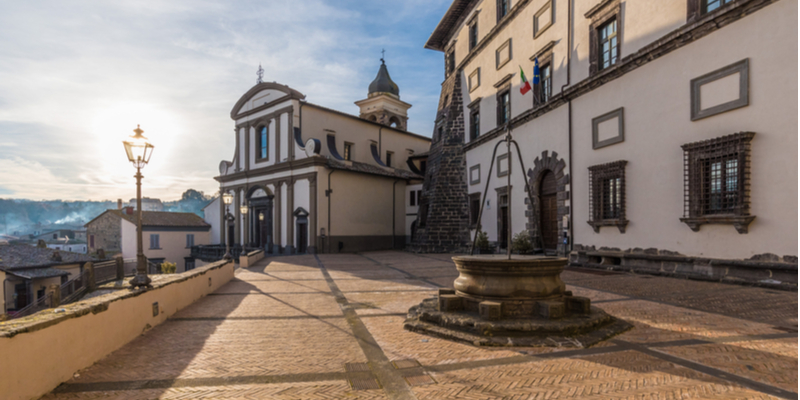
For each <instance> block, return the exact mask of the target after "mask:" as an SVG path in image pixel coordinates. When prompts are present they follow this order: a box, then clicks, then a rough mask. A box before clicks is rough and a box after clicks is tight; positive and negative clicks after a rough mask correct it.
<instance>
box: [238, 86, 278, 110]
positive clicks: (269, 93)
mask: <svg viewBox="0 0 800 400" xmlns="http://www.w3.org/2000/svg"><path fill="white" fill-rule="evenodd" d="M283 96H286V93H284V92H281V91H280V90H273V89H267V90H262V91H260V92H258V93H256V94H255V95H254V96H253V97H252V98H250V100H249V101H247V102H246V103H244V104H243V105H242V108H241V109H240V110H239V113H243V112H245V111H250V110H252V109H253V108H256V107H259V106H262V105H264V104H266V103H269V102H273V101H275V100H277V99H279V98H281V97H283Z"/></svg>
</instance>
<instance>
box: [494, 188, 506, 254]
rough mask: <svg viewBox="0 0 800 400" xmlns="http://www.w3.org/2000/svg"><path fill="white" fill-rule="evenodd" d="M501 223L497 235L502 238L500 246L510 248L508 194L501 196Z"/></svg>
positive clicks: (499, 205)
mask: <svg viewBox="0 0 800 400" xmlns="http://www.w3.org/2000/svg"><path fill="white" fill-rule="evenodd" d="M499 203H500V204H498V207H500V224H498V228H499V229H500V232H498V233H497V237H498V238H499V240H500V248H501V249H505V248H508V195H502V196H500V202H499Z"/></svg>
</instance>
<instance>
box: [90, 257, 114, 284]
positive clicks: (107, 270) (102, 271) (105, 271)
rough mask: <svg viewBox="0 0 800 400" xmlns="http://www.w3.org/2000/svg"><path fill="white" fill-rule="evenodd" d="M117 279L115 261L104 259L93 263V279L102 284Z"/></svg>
mask: <svg viewBox="0 0 800 400" xmlns="http://www.w3.org/2000/svg"><path fill="white" fill-rule="evenodd" d="M116 279H117V261H116V260H111V261H104V262H99V263H97V264H95V265H94V281H95V284H96V285H102V284H104V283H107V282H111V281H114V280H116Z"/></svg>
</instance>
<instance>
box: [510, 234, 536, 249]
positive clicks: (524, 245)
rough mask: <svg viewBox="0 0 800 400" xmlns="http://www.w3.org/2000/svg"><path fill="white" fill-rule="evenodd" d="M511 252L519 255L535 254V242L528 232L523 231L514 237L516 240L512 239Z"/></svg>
mask: <svg viewBox="0 0 800 400" xmlns="http://www.w3.org/2000/svg"><path fill="white" fill-rule="evenodd" d="M511 251H514V252H517V253H519V254H530V253H533V242H532V241H531V236H530V235H529V234H528V231H522V232H520V233H518V234H516V235H514V238H513V239H511Z"/></svg>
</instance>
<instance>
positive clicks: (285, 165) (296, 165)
mask: <svg viewBox="0 0 800 400" xmlns="http://www.w3.org/2000/svg"><path fill="white" fill-rule="evenodd" d="M327 162H328V160H327V159H325V158H324V157H309V158H303V159H300V160H291V161H286V162H282V163H279V164H275V165H270V166H268V167H264V168H258V169H252V170H249V171H240V172H236V173H233V174H230V175H224V176H216V177H214V179H215V180H216V181H218V182H220V183H224V182H232V181H236V180H239V179H245V178H254V177H259V176H264V175H269V174H274V173H277V172H282V171H289V170H293V169H300V168H305V167H311V166H325V165H326V164H327Z"/></svg>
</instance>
